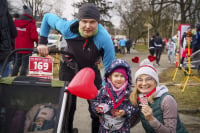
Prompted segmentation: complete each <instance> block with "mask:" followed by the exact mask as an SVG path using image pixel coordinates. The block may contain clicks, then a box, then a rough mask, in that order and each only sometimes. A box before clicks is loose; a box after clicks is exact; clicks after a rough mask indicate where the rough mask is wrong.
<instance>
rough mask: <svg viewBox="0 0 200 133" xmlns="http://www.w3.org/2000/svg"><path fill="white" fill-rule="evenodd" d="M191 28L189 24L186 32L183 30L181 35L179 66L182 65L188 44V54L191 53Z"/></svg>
mask: <svg viewBox="0 0 200 133" xmlns="http://www.w3.org/2000/svg"><path fill="white" fill-rule="evenodd" d="M192 36H193V35H192V28H191V27H190V26H189V27H188V28H187V32H184V33H183V35H182V37H181V47H182V49H183V50H182V54H181V61H180V67H182V65H183V61H184V59H185V57H186V56H187V55H188V50H189V49H188V46H190V55H191V54H192V47H191V46H192V45H191V41H192Z"/></svg>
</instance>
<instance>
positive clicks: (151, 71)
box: [135, 59, 159, 86]
mask: <svg viewBox="0 0 200 133" xmlns="http://www.w3.org/2000/svg"><path fill="white" fill-rule="evenodd" d="M142 74H146V75H149V76H151V77H152V78H154V80H155V81H156V83H157V86H158V85H159V78H158V73H157V70H156V69H155V67H154V66H153V64H152V63H151V62H150V61H149V59H144V60H143V61H142V62H141V63H140V66H139V68H138V69H137V70H136V72H135V81H136V79H137V78H138V76H140V75H142Z"/></svg>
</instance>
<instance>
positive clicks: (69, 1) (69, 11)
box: [63, 0, 120, 27]
mask: <svg viewBox="0 0 200 133" xmlns="http://www.w3.org/2000/svg"><path fill="white" fill-rule="evenodd" d="M76 1H78V0H65V5H66V7H65V9H64V10H63V17H66V18H67V19H69V20H70V19H73V17H72V15H71V14H72V13H74V11H75V10H77V9H74V8H73V7H72V6H71V4H72V3H73V2H76ZM110 1H113V2H114V0H110ZM111 22H112V23H113V24H114V26H115V27H119V26H120V18H119V17H118V16H117V15H112V18H111Z"/></svg>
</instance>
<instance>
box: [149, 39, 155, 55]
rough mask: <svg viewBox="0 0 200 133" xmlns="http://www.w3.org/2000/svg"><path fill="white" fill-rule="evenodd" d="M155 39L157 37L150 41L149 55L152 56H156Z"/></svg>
mask: <svg viewBox="0 0 200 133" xmlns="http://www.w3.org/2000/svg"><path fill="white" fill-rule="evenodd" d="M154 38H155V36H152V37H151V39H150V40H149V53H150V55H152V56H154V53H155V45H154Z"/></svg>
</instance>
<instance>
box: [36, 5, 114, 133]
mask: <svg viewBox="0 0 200 133" xmlns="http://www.w3.org/2000/svg"><path fill="white" fill-rule="evenodd" d="M99 21H100V13H99V10H98V9H97V7H96V6H95V5H94V4H91V3H85V4H83V5H82V6H81V7H80V8H79V12H78V19H76V20H71V21H70V20H64V19H62V18H60V17H58V16H56V15H54V14H50V13H47V14H45V15H44V18H43V20H42V25H41V30H40V41H39V46H38V47H37V49H38V51H39V53H40V54H41V55H44V56H45V55H47V54H48V47H47V46H46V44H47V37H48V34H49V32H50V29H51V28H53V29H55V30H57V31H59V32H60V33H61V34H62V35H63V37H64V38H65V40H66V41H67V44H68V45H67V47H66V48H65V51H67V52H69V53H70V54H72V55H73V57H74V59H75V60H76V62H77V64H78V67H79V70H80V69H82V68H85V67H90V68H92V69H93V70H94V71H95V85H96V87H97V88H98V89H100V88H101V86H102V79H101V75H100V71H99V69H98V66H97V63H99V60H100V58H102V59H103V65H104V69H105V71H106V70H107V68H108V66H109V65H110V64H111V62H112V60H114V59H115V50H114V45H113V42H112V40H111V37H110V35H109V33H108V32H107V30H106V29H105V28H104V27H103V26H102V25H101V24H99ZM62 57H63V58H62V62H61V68H60V73H59V78H60V80H63V81H66V84H67V82H70V81H71V80H72V78H73V77H74V75H75V70H74V67H73V66H74V60H67V59H66V56H62ZM68 59H69V57H68ZM88 103H89V111H90V115H91V118H92V133H98V130H99V118H98V117H96V116H95V115H93V113H92V112H91V106H90V102H89V101H88ZM75 110H76V96H74V95H73V97H72V105H71V108H70V112H69V116H70V117H69V118H67V119H68V120H67V121H68V123H69V125H67V130H68V132H69V133H72V132H73V131H72V130H73V119H74V113H75Z"/></svg>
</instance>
